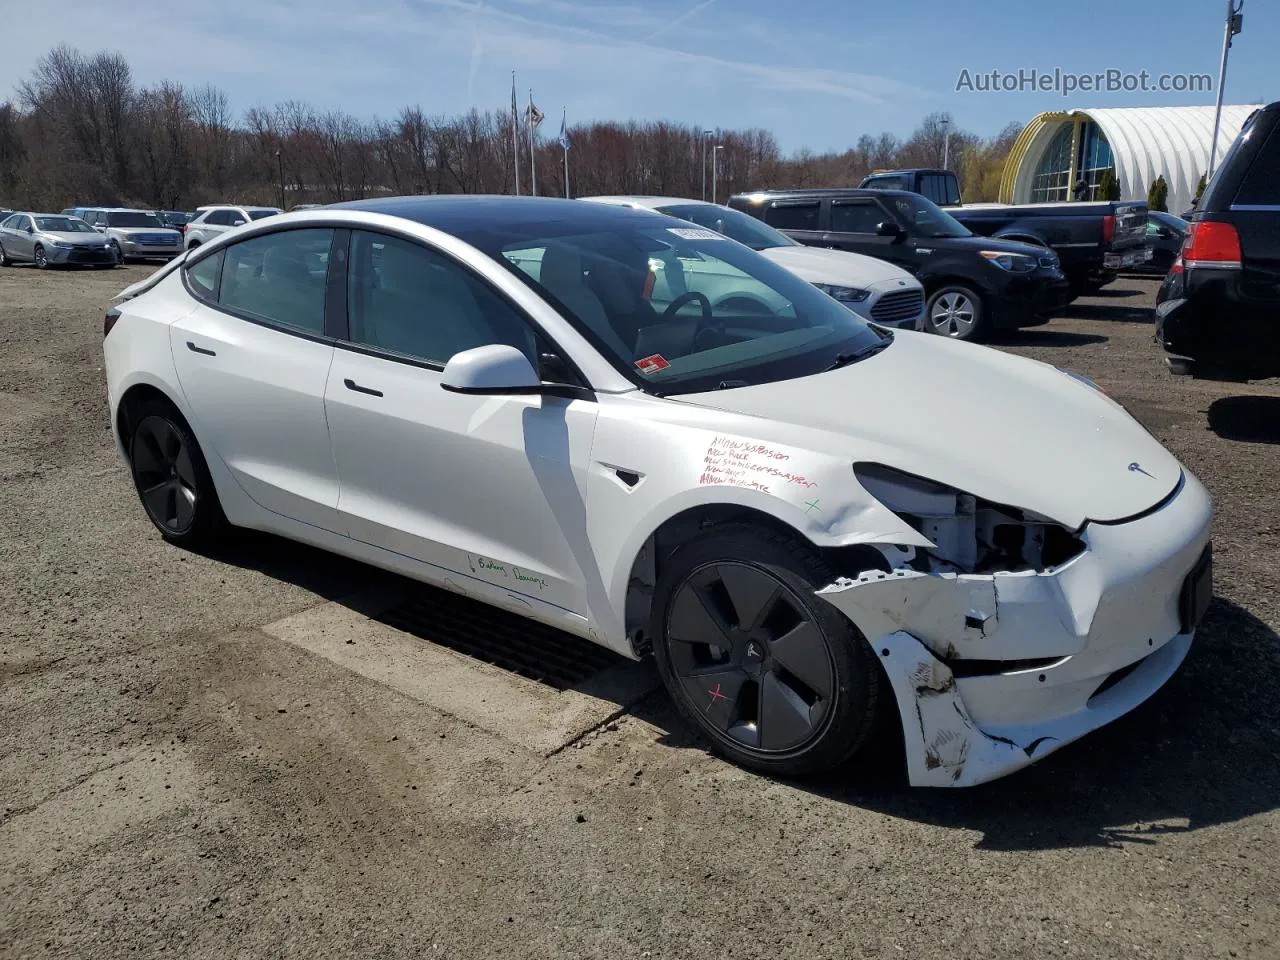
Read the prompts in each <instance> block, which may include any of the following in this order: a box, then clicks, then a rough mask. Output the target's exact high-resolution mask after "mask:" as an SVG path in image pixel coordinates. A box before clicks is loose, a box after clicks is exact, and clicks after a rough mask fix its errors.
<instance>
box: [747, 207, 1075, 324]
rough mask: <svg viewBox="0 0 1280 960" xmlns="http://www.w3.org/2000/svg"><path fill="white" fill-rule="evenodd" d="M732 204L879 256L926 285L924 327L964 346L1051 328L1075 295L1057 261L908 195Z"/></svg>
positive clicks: (797, 231)
mask: <svg viewBox="0 0 1280 960" xmlns="http://www.w3.org/2000/svg"><path fill="white" fill-rule="evenodd" d="M729 206H730V207H733V208H734V209H735V210H742V211H744V212H746V213H749V214H751V215H752V216H755V217H758V218H760V219H761V220H763V221H764V222H765V223H767V224H769V225H770V226H772V227H777V228H778V229H779V230H781V231H782V232H783V233H785V234H787V235H788V236H790V237H793V238H794V239H796V240H799V241H800V242H801V243H804V244H808V245H809V246H814V247H831V248H833V249H837V250H848V251H851V252H852V253H861V254H865V255H867V256H871V257H878V258H879V259H881V260H887V261H888V262H889V263H893V264H896V265H898V266H900V267H902V268H903V269H905V270H907V271H909V272H910V273H912V274H914V275H915V277H916V278H917V279H918V280H919V281H920V283H921V284H922V285H923V286H924V291H925V296H926V297H927V304H926V308H925V329H927V330H931V331H933V332H934V333H939V334H942V335H944V336H949V337H955V338H957V339H960V340H978V339H981V338H982V337H983V336H985V335H987V334H989V333H990V332H991V331H992V330H996V329H1002V328H1005V329H1007V328H1013V327H1031V326H1035V325H1037V324H1041V323H1045V322H1046V321H1048V320H1049V318H1050V317H1051V316H1053V314H1054V313H1056V312H1057V311H1059V310H1060V309H1061V308H1062V307H1064V306H1065V305H1066V304H1067V302H1068V300H1069V297H1070V293H1069V288H1068V285H1067V282H1066V279H1065V278H1064V277H1063V274H1062V269H1061V265H1060V263H1059V261H1058V255H1057V254H1056V253H1054V252H1053V251H1052V250H1048V249H1046V248H1044V247H1041V246H1036V245H1034V244H1028V243H1020V242H1017V241H1012V240H998V239H992V238H989V237H979V236H976V235H975V234H974V233H973V232H972V231H970V230H969V229H968V228H967V227H965V226H963V225H962V224H960V223H959V222H958V221H956V219H955V218H954V217H952V216H951V215H950V214H948V213H947V212H946V211H944V210H943V209H942V208H941V207H939V206H938V205H937V204H936V203H934V202H932V201H931V200H928V199H926V198H925V197H922V196H920V195H919V194H917V193H912V192H909V191H906V190H857V189H832V188H828V189H820V190H769V191H763V192H759V193H740V194H736V195H734V196H732V197H730V198H729Z"/></svg>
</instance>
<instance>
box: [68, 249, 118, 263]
mask: <svg viewBox="0 0 1280 960" xmlns="http://www.w3.org/2000/svg"><path fill="white" fill-rule="evenodd" d="M114 260H115V254H114V253H112V252H111V251H110V250H103V249H101V248H99V247H76V248H74V249H72V250H71V252H70V253H68V254H67V262H68V263H111V262H112V261H114Z"/></svg>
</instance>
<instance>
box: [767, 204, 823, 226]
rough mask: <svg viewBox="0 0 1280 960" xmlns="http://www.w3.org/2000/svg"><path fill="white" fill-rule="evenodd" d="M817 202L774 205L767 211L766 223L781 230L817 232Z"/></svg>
mask: <svg viewBox="0 0 1280 960" xmlns="http://www.w3.org/2000/svg"><path fill="white" fill-rule="evenodd" d="M819 206H820V204H819V202H818V201H817V200H814V201H811V202H807V203H774V204H770V206H769V209H767V210H766V211H765V214H764V222H765V223H767V224H769V226H771V227H777V228H778V229H779V230H817V229H818V208H819Z"/></svg>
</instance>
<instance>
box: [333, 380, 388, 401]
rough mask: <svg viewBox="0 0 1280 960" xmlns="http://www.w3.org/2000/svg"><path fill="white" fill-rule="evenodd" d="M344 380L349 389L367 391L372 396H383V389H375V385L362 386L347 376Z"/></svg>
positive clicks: (360, 391)
mask: <svg viewBox="0 0 1280 960" xmlns="http://www.w3.org/2000/svg"><path fill="white" fill-rule="evenodd" d="M342 382H343V383H345V384H346V385H347V389H348V390H354V391H355V392H356V393H367V394H368V395H369V396H371V397H380V396H382V391H381V390H375V389H373V387H362V386H360V384H358V383H356V382H355V381H354V380H352V379H351V378H350V377H347V378H346V379H345V380H343V381H342Z"/></svg>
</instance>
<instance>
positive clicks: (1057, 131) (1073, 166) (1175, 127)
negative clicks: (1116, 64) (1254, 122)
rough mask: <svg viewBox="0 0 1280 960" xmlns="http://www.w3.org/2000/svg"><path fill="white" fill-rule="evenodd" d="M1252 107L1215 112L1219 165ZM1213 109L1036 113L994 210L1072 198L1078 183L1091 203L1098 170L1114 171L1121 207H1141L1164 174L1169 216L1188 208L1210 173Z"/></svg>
mask: <svg viewBox="0 0 1280 960" xmlns="http://www.w3.org/2000/svg"><path fill="white" fill-rule="evenodd" d="M1256 109H1257V106H1255V105H1244V106H1227V105H1225V104H1224V105H1223V107H1222V123H1221V126H1220V127H1219V129H1218V160H1219V161H1221V159H1222V156H1223V154H1224V153H1226V151H1227V148H1228V147H1230V146H1231V142H1232V141H1233V140H1235V138H1236V134H1238V133H1239V132H1240V128H1241V127H1242V126H1244V122H1245V120H1246V119H1247V118H1248V116H1249V114H1250V113H1252V112H1253V111H1254V110H1256ZM1212 138H1213V107H1212V106H1208V107H1122V108H1106V109H1099V110H1067V111H1064V112H1050V113H1040V114H1037V115H1036V116H1034V117H1032V118H1031V121H1030V122H1029V123H1028V124H1027V125H1026V126H1025V127H1024V128H1023V130H1022V133H1021V134H1019V135H1018V139H1017V140H1016V141H1015V142H1014V145H1013V149H1012V151H1010V153H1009V159H1008V160H1007V161H1006V162H1005V167H1004V176H1003V177H1002V179H1001V181H1000V202H1001V203H1045V202H1050V201H1055V200H1071V199H1073V193H1072V188H1073V186H1074V185H1075V183H1076V182H1077V181H1078V180H1084V181H1085V182H1086V183H1087V184H1088V185H1089V195H1088V196H1087V197H1085V198H1084V199H1089V200H1092V199H1094V196H1093V195H1094V193H1095V192H1096V190H1097V186H1098V182H1099V181H1100V180H1101V179H1102V174H1103V171H1105V170H1106V169H1107V168H1108V167H1114V169H1115V172H1116V179H1117V180H1119V181H1120V198H1121V199H1122V200H1146V199H1147V189H1148V188H1149V187H1150V186H1151V184H1152V182H1154V181H1155V179H1156V177H1158V176H1160V175H1161V174H1164V178H1165V180H1166V182H1168V184H1169V199H1168V205H1169V211H1170V212H1171V213H1182V212H1183V211H1184V210H1186V209H1187V208H1189V207H1190V206H1191V201H1192V200H1193V199H1194V198H1195V195H1196V186H1197V184H1198V183H1199V181H1200V176H1201V174H1203V173H1204V172H1205V171H1206V170H1208V169H1209V142H1210V140H1211V139H1212Z"/></svg>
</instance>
